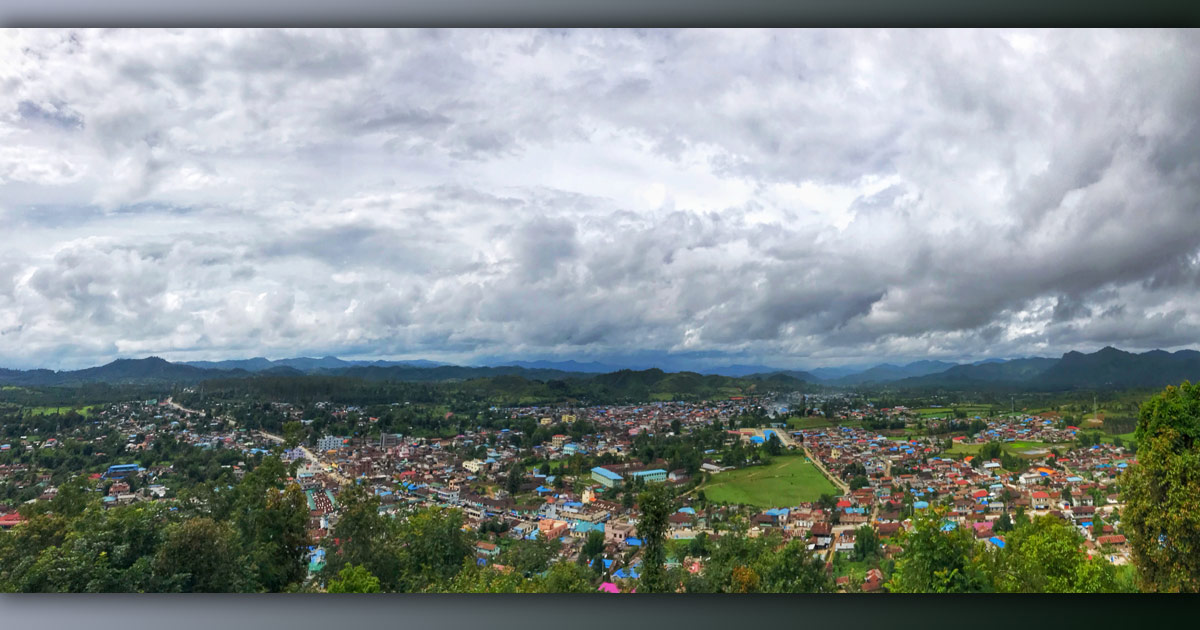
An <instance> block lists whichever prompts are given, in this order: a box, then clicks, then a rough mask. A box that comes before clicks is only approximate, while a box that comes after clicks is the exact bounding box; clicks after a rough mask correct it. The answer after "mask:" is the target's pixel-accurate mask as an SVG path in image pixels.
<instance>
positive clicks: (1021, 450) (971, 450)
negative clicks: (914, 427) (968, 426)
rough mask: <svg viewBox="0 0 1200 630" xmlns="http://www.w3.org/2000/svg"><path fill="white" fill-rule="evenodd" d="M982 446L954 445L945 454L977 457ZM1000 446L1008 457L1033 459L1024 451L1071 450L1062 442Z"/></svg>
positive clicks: (1018, 442) (1069, 445) (1005, 443)
mask: <svg viewBox="0 0 1200 630" xmlns="http://www.w3.org/2000/svg"><path fill="white" fill-rule="evenodd" d="M983 446H984V445H983V444H960V443H956V444H955V445H954V447H953V448H951V449H950V450H948V451H946V453H948V454H950V455H978V454H979V451H980V450H981V449H982V448H983ZM1002 446H1003V447H1004V451H1005V452H1006V453H1008V454H1009V455H1016V456H1017V457H1035V455H1028V454H1026V453H1025V451H1030V450H1035V449H1045V450H1047V451H1049V450H1050V449H1052V448H1057V449H1059V450H1063V451H1065V450H1067V449H1069V448H1071V443H1070V442H1064V443H1053V444H1052V443H1050V442H1028V441H1023V440H1018V441H1016V442H1004V443H1003V444H1002Z"/></svg>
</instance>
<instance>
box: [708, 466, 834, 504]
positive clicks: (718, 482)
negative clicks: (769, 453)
mask: <svg viewBox="0 0 1200 630" xmlns="http://www.w3.org/2000/svg"><path fill="white" fill-rule="evenodd" d="M832 492H837V488H836V486H834V485H833V484H832V483H830V481H829V480H828V479H826V478H825V476H824V475H822V474H821V471H820V470H819V469H818V468H817V467H816V465H815V464H813V463H812V462H810V461H809V460H808V458H807V457H804V456H803V455H783V456H780V457H776V458H774V459H773V460H772V461H771V463H769V464H764V465H761V466H751V467H748V468H742V469H738V470H730V471H726V472H723V473H720V474H718V475H716V476H714V477H713V478H712V479H711V480H710V481H709V482H708V483H706V484H705V485H704V493H705V496H706V497H707V498H708V500H709V501H713V502H716V503H730V504H739V505H757V506H762V507H773V506H778V505H797V504H799V503H804V502H809V501H815V500H817V499H818V498H819V497H820V496H821V494H823V493H832Z"/></svg>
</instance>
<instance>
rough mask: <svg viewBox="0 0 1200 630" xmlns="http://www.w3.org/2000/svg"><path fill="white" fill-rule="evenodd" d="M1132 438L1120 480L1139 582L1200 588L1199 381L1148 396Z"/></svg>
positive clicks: (1152, 587)
mask: <svg viewBox="0 0 1200 630" xmlns="http://www.w3.org/2000/svg"><path fill="white" fill-rule="evenodd" d="M1134 439H1135V440H1136V441H1137V444H1138V459H1137V463H1136V464H1135V465H1134V466H1131V467H1130V469H1129V470H1128V471H1127V472H1126V473H1125V475H1124V477H1123V479H1122V484H1121V485H1122V487H1123V489H1124V494H1125V503H1126V508H1125V511H1124V514H1123V516H1124V524H1125V526H1126V529H1127V531H1128V533H1129V542H1130V547H1131V548H1132V550H1133V557H1134V564H1135V565H1136V566H1137V567H1138V578H1139V579H1138V582H1139V586H1140V587H1141V588H1142V590H1147V591H1167V592H1186V593H1195V592H1200V384H1197V385H1193V384H1191V383H1188V382H1185V383H1183V384H1182V385H1180V386H1179V387H1173V386H1172V387H1167V388H1166V389H1165V390H1163V391H1162V392H1161V393H1159V394H1158V395H1156V396H1154V397H1153V398H1151V399H1150V400H1148V401H1146V402H1145V403H1144V404H1143V405H1142V408H1141V410H1140V412H1139V414H1138V425H1137V430H1136V431H1134Z"/></svg>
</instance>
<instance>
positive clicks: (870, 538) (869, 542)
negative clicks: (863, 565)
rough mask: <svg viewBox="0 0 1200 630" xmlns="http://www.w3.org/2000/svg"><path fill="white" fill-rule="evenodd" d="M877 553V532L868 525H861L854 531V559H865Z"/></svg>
mask: <svg viewBox="0 0 1200 630" xmlns="http://www.w3.org/2000/svg"><path fill="white" fill-rule="evenodd" d="M878 555H879V534H877V533H876V532H875V528H874V527H871V526H870V525H863V526H862V527H859V528H858V529H856V530H855V531H854V559H855V560H860V561H861V560H866V559H868V558H874V557H876V556H878Z"/></svg>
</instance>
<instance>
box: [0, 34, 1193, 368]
mask: <svg viewBox="0 0 1200 630" xmlns="http://www.w3.org/2000/svg"><path fill="white" fill-rule="evenodd" d="M1198 49H1200V39H1198V38H1197V37H1196V36H1195V34H1193V33H1190V32H1174V31H1156V32H1143V31H1121V32H1110V31H1066V32H1061V31H1018V32H1007V31H1005V32H997V31H983V32H975V31H971V32H962V31H936V32H911V31H611V30H602V31H591V30H575V31H525V30H496V31H483V32H480V31H470V32H468V31H432V32H431V31H344V32H343V31H249V30H247V31H203V30H201V31H194V30H193V31H137V32H131V31H55V30H39V31H3V36H2V37H0V221H2V222H3V223H4V225H5V227H6V228H7V229H3V230H0V364H7V365H14V366H32V365H39V366H42V365H45V366H50V367H73V366H78V365H81V364H86V363H91V362H96V361H97V360H102V359H106V358H112V357H113V356H115V355H118V354H123V355H143V354H151V353H153V354H160V355H163V356H168V357H178V358H230V357H237V356H251V355H263V354H265V355H269V356H284V355H296V354H305V353H334V354H357V355H362V356H395V355H404V356H427V357H432V358H448V357H453V359H452V360H459V361H470V360H472V358H473V357H481V356H501V355H505V356H512V357H514V358H515V357H516V356H529V357H534V356H549V355H557V356H564V357H567V356H570V357H619V356H632V355H638V356H642V355H644V353H647V352H650V353H655V352H658V353H663V352H690V353H707V354H706V355H704V357H707V358H704V357H701V358H698V359H696V360H698V361H699V360H706V361H718V362H719V361H722V360H725V359H724V358H725V357H738V360H739V361H746V360H758V361H764V362H770V363H775V364H780V365H796V364H801V365H814V364H819V363H822V362H827V363H837V362H845V361H856V360H874V359H885V358H921V357H924V356H926V355H932V356H937V357H941V358H960V357H961V358H966V357H982V356H989V355H991V356H995V355H1001V356H1012V355H1020V354H1035V353H1041V354H1048V353H1054V352H1060V351H1063V350H1067V349H1071V348H1073V347H1075V346H1080V345H1082V346H1089V345H1091V346H1095V347H1099V345H1105V344H1113V345H1117V346H1120V347H1126V348H1129V349H1146V348H1150V347H1155V346H1164V347H1177V346H1182V345H1188V344H1194V343H1195V342H1194V340H1195V339H1196V334H1195V333H1196V332H1197V331H1198V330H1200V319H1198V318H1197V315H1196V313H1198V312H1200V309H1198V308H1197V307H1200V303H1198V298H1196V297H1195V296H1197V295H1200V292H1197V291H1196V289H1197V288H1200V263H1198V262H1197V261H1198V260H1200V251H1198V249H1197V246H1196V243H1198V242H1200V221H1197V220H1196V215H1195V208H1196V207H1197V206H1198V203H1200V187H1198V186H1197V185H1196V182H1197V181H1200V149H1198V147H1200V123H1197V121H1196V120H1195V116H1194V113H1195V111H1196V110H1197V107H1200V97H1198V96H1197V93H1196V91H1195V90H1194V89H1193V86H1195V85H1197V84H1198V83H1200V65H1198V64H1197V63H1196V62H1195V59H1196V55H1195V53H1196V51H1197V50H1198ZM1118 305H1120V306H1123V307H1124V308H1123V310H1122V309H1119V308H1116V307H1117V306H1118ZM1106 314H1107V315H1106ZM1096 344H1099V345H1096ZM696 356H698V357H699V356H700V355H696Z"/></svg>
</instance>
